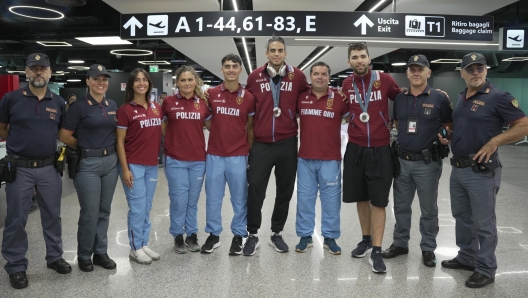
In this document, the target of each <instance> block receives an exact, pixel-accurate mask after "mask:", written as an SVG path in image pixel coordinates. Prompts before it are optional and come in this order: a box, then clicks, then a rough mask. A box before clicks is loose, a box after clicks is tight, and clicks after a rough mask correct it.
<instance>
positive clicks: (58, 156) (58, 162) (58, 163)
mask: <svg viewBox="0 0 528 298" xmlns="http://www.w3.org/2000/svg"><path fill="white" fill-rule="evenodd" d="M54 166H55V169H56V170H57V172H59V174H60V175H61V177H62V173H63V172H64V169H66V146H60V147H59V148H58V149H57V152H56V153H55V163H54Z"/></svg>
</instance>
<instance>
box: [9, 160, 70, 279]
mask: <svg viewBox="0 0 528 298" xmlns="http://www.w3.org/2000/svg"><path fill="white" fill-rule="evenodd" d="M34 189H36V191H37V204H38V205H39V208H40V220H41V223H42V232H43V235H44V241H45V242H46V262H47V263H48V264H49V263H53V262H55V261H57V260H59V259H60V258H62V253H63V251H62V238H61V236H62V223H61V218H60V210H61V196H62V180H61V177H60V176H59V173H58V172H57V170H56V169H55V167H53V166H52V165H50V166H45V167H42V168H21V167H18V168H17V174H16V179H15V181H13V182H11V183H6V187H5V192H6V203H7V214H6V218H5V226H4V235H3V240H2V256H3V257H4V259H6V261H7V263H6V264H5V266H4V268H5V270H6V271H7V274H13V273H16V272H20V271H26V270H27V267H28V259H27V258H26V252H27V250H28V238H27V233H26V229H25V228H26V223H27V218H28V212H29V207H30V206H31V198H32V197H33V191H34Z"/></svg>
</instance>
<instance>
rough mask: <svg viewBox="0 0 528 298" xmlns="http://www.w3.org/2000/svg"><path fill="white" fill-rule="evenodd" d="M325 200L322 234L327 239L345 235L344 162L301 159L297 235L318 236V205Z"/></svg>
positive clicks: (298, 171)
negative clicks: (342, 218)
mask: <svg viewBox="0 0 528 298" xmlns="http://www.w3.org/2000/svg"><path fill="white" fill-rule="evenodd" d="M318 191H320V197H321V210H322V212H321V232H322V235H323V237H324V238H333V239H337V238H339V236H341V226H340V223H341V221H340V218H341V161H340V160H316V159H304V158H299V159H298V163H297V220H296V222H295V229H296V232H297V236H299V237H307V236H311V235H312V234H313V233H314V228H315V202H316V200H317V192H318Z"/></svg>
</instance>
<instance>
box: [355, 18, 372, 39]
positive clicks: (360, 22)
mask: <svg viewBox="0 0 528 298" xmlns="http://www.w3.org/2000/svg"><path fill="white" fill-rule="evenodd" d="M359 25H361V35H367V25H369V27H372V26H374V23H372V21H371V20H369V18H367V16H366V15H362V16H361V17H360V18H359V19H358V20H357V21H356V22H355V23H354V26H356V27H358V26H359Z"/></svg>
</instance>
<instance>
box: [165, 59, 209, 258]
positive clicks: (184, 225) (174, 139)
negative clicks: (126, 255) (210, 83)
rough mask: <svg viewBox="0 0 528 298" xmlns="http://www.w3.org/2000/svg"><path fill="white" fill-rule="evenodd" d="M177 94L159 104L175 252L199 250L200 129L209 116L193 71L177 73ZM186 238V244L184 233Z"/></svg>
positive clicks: (202, 152) (184, 69)
mask: <svg viewBox="0 0 528 298" xmlns="http://www.w3.org/2000/svg"><path fill="white" fill-rule="evenodd" d="M175 76H176V85H177V87H178V93H177V94H176V95H175V96H167V97H166V98H165V100H164V101H163V104H162V105H161V110H162V112H163V115H164V116H165V118H164V119H165V120H164V122H163V123H162V134H163V135H164V136H165V151H164V152H165V176H166V177H167V182H168V184H169V198H170V221H171V222H170V228H169V232H170V233H171V235H172V236H174V249H175V251H176V252H177V253H185V252H186V250H185V247H184V245H186V246H187V247H188V249H189V251H193V252H196V251H200V246H199V245H198V237H197V235H196V233H197V232H198V220H197V213H198V199H199V197H200V191H201V190H202V184H203V178H204V174H205V138H204V134H203V127H204V124H206V123H205V122H206V121H207V125H208V124H209V121H208V120H209V119H210V117H211V112H210V111H209V107H208V106H209V105H208V102H207V99H206V98H205V96H204V93H203V92H202V86H203V83H202V80H201V79H200V78H199V77H198V75H197V74H196V71H195V70H194V68H192V67H190V66H182V67H180V68H178V69H177V70H176V75H175ZM184 233H185V234H186V235H187V237H186V239H185V242H184V240H183V234H184Z"/></svg>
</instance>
